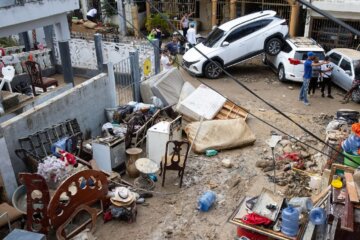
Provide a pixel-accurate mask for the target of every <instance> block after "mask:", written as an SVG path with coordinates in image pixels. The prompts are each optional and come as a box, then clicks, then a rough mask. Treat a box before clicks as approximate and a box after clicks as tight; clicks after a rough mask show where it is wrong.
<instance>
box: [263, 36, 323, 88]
mask: <svg viewBox="0 0 360 240" xmlns="http://www.w3.org/2000/svg"><path fill="white" fill-rule="evenodd" d="M308 52H313V53H314V54H315V56H316V57H318V58H319V60H324V58H325V50H324V49H323V48H322V47H321V46H320V45H319V44H317V43H316V42H315V40H313V39H310V38H305V37H295V38H288V39H286V41H285V43H284V46H283V48H282V50H281V52H280V53H279V54H278V55H276V56H270V55H268V54H266V55H265V54H264V57H263V62H264V63H265V64H268V65H269V66H270V67H272V68H273V69H274V70H275V71H276V72H277V75H278V78H279V80H280V81H285V80H291V81H295V82H302V81H303V75H304V65H303V64H296V61H298V60H306V59H307V53H308ZM298 63H299V62H298Z"/></svg>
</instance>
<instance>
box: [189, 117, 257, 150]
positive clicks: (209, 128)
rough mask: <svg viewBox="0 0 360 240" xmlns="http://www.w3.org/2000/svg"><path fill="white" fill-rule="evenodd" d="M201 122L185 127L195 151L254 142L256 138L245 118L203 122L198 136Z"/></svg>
mask: <svg viewBox="0 0 360 240" xmlns="http://www.w3.org/2000/svg"><path fill="white" fill-rule="evenodd" d="M199 126H200V122H193V123H190V124H188V125H187V126H186V127H185V132H186V134H187V137H188V140H189V141H190V142H191V144H193V151H194V152H196V153H203V152H205V151H206V150H208V149H215V150H224V149H231V148H237V147H242V146H246V145H250V144H253V143H254V142H255V140H256V137H255V135H254V133H253V132H252V131H251V129H250V128H249V126H248V125H247V124H246V122H245V120H244V119H242V118H238V119H230V120H211V121H204V122H203V123H202V124H201V127H200V130H199V133H198V136H197V137H196V139H195V142H194V138H195V136H196V133H197V131H198V128H199Z"/></svg>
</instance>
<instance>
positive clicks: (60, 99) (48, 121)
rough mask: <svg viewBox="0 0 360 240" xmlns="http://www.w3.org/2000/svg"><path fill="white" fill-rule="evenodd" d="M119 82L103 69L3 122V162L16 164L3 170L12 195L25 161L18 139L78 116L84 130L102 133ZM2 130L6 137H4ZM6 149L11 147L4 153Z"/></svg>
mask: <svg viewBox="0 0 360 240" xmlns="http://www.w3.org/2000/svg"><path fill="white" fill-rule="evenodd" d="M115 101H116V96H115V82H114V80H113V79H111V80H110V79H109V77H108V76H107V75H106V74H104V73H102V74H99V75H97V76H95V77H94V78H92V79H89V80H88V81H86V82H84V83H82V84H80V85H78V86H76V87H74V88H71V89H70V90H67V91H65V92H64V93H62V94H60V95H58V96H56V97H54V98H52V99H50V100H48V101H46V102H44V103H42V104H40V105H38V106H35V107H34V108H32V109H30V110H28V111H26V112H24V113H22V114H20V115H18V116H16V117H14V118H12V119H10V120H8V121H6V122H3V123H1V124H0V150H1V154H0V164H1V166H2V167H1V169H2V168H3V166H10V165H12V167H13V169H14V170H13V171H9V168H7V169H6V171H3V170H2V171H1V174H2V177H3V179H4V180H6V181H7V182H5V181H4V182H5V188H6V192H7V194H8V196H11V195H12V193H13V191H14V190H15V188H14V185H16V180H15V179H14V177H11V176H14V173H15V175H16V176H17V174H18V173H19V172H21V171H24V170H25V165H24V163H23V162H22V160H21V159H19V158H18V157H17V156H16V155H15V153H14V151H15V149H17V148H19V144H18V139H19V138H21V137H25V136H28V135H30V134H33V133H35V132H37V131H40V130H42V129H44V128H47V127H50V126H52V125H53V124H56V123H59V122H62V121H65V120H67V119H71V118H77V120H78V122H79V124H80V127H81V130H82V132H83V133H84V132H86V131H90V132H91V133H92V136H97V135H99V134H100V131H101V126H102V124H103V123H105V121H106V119H105V113H104V108H110V107H114V106H115ZM1 133H2V135H3V139H1ZM4 149H7V151H6V152H4V153H3V151H4Z"/></svg>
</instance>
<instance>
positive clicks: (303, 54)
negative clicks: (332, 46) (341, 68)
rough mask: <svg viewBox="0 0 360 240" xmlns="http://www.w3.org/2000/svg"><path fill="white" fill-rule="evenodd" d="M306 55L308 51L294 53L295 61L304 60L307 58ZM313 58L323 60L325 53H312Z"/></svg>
mask: <svg viewBox="0 0 360 240" xmlns="http://www.w3.org/2000/svg"><path fill="white" fill-rule="evenodd" d="M307 53H308V51H298V52H296V53H295V59H300V60H306V59H307V58H308V57H307ZM313 53H314V55H315V57H318V58H319V60H324V58H325V53H324V52H313Z"/></svg>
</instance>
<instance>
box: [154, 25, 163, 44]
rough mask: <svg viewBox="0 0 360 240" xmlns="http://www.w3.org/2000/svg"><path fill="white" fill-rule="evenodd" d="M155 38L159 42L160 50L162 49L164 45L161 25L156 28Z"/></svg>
mask: <svg viewBox="0 0 360 240" xmlns="http://www.w3.org/2000/svg"><path fill="white" fill-rule="evenodd" d="M155 38H156V39H157V40H159V48H160V49H161V45H162V41H161V40H162V31H161V27H160V25H157V27H156V28H155Z"/></svg>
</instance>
